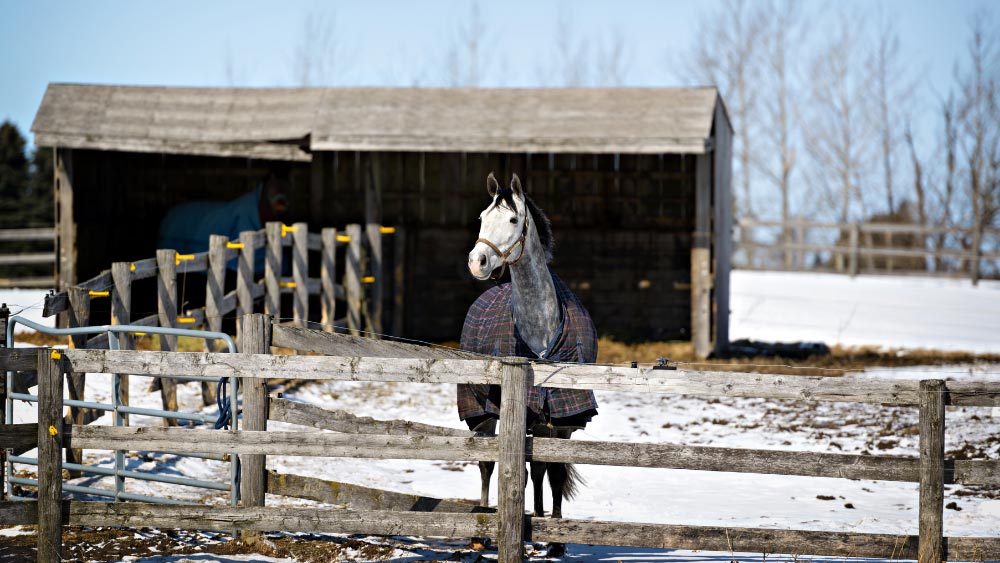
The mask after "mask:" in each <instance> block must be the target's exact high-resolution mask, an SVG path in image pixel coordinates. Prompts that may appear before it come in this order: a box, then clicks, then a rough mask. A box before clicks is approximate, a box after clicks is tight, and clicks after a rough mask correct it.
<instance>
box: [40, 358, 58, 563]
mask: <svg viewBox="0 0 1000 563" xmlns="http://www.w3.org/2000/svg"><path fill="white" fill-rule="evenodd" d="M62 375H63V372H62V367H61V366H60V362H59V360H58V359H55V358H53V356H52V351H51V350H46V349H40V350H39V354H38V561H39V563H57V562H60V561H62V445H63V444H62V443H63V440H62V438H63V417H62V410H63V380H62Z"/></svg>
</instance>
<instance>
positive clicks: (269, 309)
mask: <svg viewBox="0 0 1000 563" xmlns="http://www.w3.org/2000/svg"><path fill="white" fill-rule="evenodd" d="M265 235H266V236H267V247H266V248H267V250H266V251H265V252H266V254H265V255H264V287H265V288H266V293H265V294H264V314H266V315H270V316H271V317H272V318H274V319H275V320H276V321H278V322H281V283H280V282H281V254H282V249H281V223H280V222H277V221H270V222H268V223H267V226H266V227H265Z"/></svg>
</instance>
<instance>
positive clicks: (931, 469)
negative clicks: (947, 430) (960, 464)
mask: <svg viewBox="0 0 1000 563" xmlns="http://www.w3.org/2000/svg"><path fill="white" fill-rule="evenodd" d="M944 405H945V386H944V382H943V381H941V380H939V379H929V380H924V381H921V382H920V515H919V518H920V523H919V531H920V540H919V547H918V550H917V551H918V558H919V563H940V562H941V561H944V424H945V422H944V417H945V407H944Z"/></svg>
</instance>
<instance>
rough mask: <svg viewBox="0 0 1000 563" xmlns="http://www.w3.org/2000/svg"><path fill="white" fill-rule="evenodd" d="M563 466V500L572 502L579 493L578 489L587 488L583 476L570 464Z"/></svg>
mask: <svg viewBox="0 0 1000 563" xmlns="http://www.w3.org/2000/svg"><path fill="white" fill-rule="evenodd" d="M564 465H565V466H566V485H565V486H564V487H563V498H565V499H566V500H572V499H573V497H575V496H576V494H577V493H578V492H580V489H582V488H583V487H586V486H587V480H586V479H584V478H583V475H580V472H579V471H577V470H576V467H574V466H573V464H572V463H566V464H564Z"/></svg>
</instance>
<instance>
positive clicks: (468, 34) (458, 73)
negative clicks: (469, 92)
mask: <svg viewBox="0 0 1000 563" xmlns="http://www.w3.org/2000/svg"><path fill="white" fill-rule="evenodd" d="M486 36H487V31H486V26H485V24H484V23H483V19H482V14H481V12H480V9H479V2H478V1H477V2H473V3H472V4H471V6H470V8H469V19H468V20H467V21H466V22H465V23H463V24H461V25H459V27H458V30H457V32H456V35H455V40H454V41H453V42H452V44H451V45H450V46H449V47H448V51H447V53H446V55H445V70H446V72H447V75H446V82H447V84H448V85H449V86H463V87H470V88H475V87H478V86H482V85H483V82H484V77H485V76H486V68H487V66H488V63H489V60H488V59H489V52H488V51H487V49H486V48H485V46H486V45H488V44H489V41H488V39H487V37H486Z"/></svg>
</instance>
